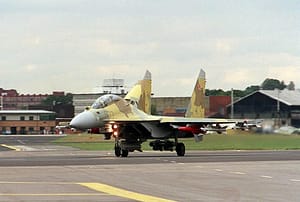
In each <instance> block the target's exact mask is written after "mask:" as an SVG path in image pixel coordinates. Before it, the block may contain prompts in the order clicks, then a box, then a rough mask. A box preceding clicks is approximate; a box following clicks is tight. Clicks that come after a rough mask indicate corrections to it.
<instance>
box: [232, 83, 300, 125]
mask: <svg viewBox="0 0 300 202" xmlns="http://www.w3.org/2000/svg"><path fill="white" fill-rule="evenodd" d="M231 107H232V106H231V104H230V105H228V106H227V113H228V114H230V112H231ZM233 109H234V110H233V112H234V116H233V117H234V118H237V119H239V118H241V119H244V118H245V119H264V120H267V119H268V120H272V121H273V124H274V125H278V126H280V125H291V126H294V127H300V91H299V90H286V89H285V90H259V91H256V92H253V93H251V94H249V95H248V96H245V97H243V98H241V99H239V100H237V101H235V102H234V103H233Z"/></svg>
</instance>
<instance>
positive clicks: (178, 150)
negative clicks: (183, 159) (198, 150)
mask: <svg viewBox="0 0 300 202" xmlns="http://www.w3.org/2000/svg"><path fill="white" fill-rule="evenodd" d="M176 153H177V156H184V154H185V146H184V144H183V143H182V142H180V143H178V144H177V145H176Z"/></svg>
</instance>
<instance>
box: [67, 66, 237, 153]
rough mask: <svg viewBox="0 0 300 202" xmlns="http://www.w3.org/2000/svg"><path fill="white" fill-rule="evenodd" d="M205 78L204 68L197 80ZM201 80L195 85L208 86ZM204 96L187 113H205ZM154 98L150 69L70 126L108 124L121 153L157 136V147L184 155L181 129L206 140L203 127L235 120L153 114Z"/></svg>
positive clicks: (87, 111) (79, 117) (105, 98)
mask: <svg viewBox="0 0 300 202" xmlns="http://www.w3.org/2000/svg"><path fill="white" fill-rule="evenodd" d="M203 76H204V78H203ZM203 80H204V81H205V73H204V71H203V70H201V71H200V74H199V76H198V79H197V83H198V81H200V82H202V81H203ZM197 83H196V87H195V89H201V88H203V87H204V86H203V85H202V87H201V84H199V85H198V84H197ZM204 85H205V82H204ZM195 89H194V90H195ZM203 96H204V94H199V95H198V97H197V96H196V97H195V98H194V99H193V98H192V101H191V102H192V105H196V106H197V107H195V106H190V108H189V110H188V112H187V113H189V114H191V112H193V113H195V114H197V113H203V114H204V109H201V107H203V105H202V104H203V103H201V99H204V98H202V97H203ZM150 98H151V73H150V72H149V71H147V72H146V74H145V76H144V79H143V80H140V81H139V82H138V83H137V84H136V85H135V86H134V87H133V88H132V90H130V91H129V93H128V94H127V95H126V96H125V98H121V97H120V96H117V95H113V94H107V95H103V96H101V97H99V98H98V99H97V100H96V101H95V102H94V103H93V105H92V106H91V107H89V108H86V110H85V111H84V112H82V113H80V114H78V115H77V116H75V117H74V118H73V119H72V121H71V122H70V127H72V128H78V129H89V128H97V127H104V128H106V130H107V131H108V132H109V133H110V134H111V135H112V137H114V138H115V147H114V151H115V156H117V157H120V156H121V157H127V156H128V153H129V152H133V151H135V150H137V151H142V148H141V145H142V143H143V142H145V141H147V140H148V139H152V140H153V141H151V142H150V146H151V147H152V148H153V150H160V151H174V150H175V151H176V153H177V155H178V156H184V155H185V145H184V143H182V142H179V141H178V139H179V138H178V134H179V133H180V132H181V133H182V132H183V133H187V134H193V136H194V138H195V141H197V142H199V141H202V139H203V135H204V134H205V132H206V131H204V130H203V129H202V128H205V127H206V126H207V125H212V124H221V123H233V121H231V120H228V119H212V118H193V117H192V116H191V115H189V116H190V117H170V116H155V115H151V114H149V113H150V107H151V104H150V100H151V99H150ZM199 100H200V101H199ZM193 103H195V104H193ZM200 106H201V107H200ZM199 109H200V112H199ZM202 110H203V111H202ZM180 137H182V136H180ZM171 139H174V140H171Z"/></svg>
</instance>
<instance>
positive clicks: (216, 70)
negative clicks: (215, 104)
mask: <svg viewBox="0 0 300 202" xmlns="http://www.w3.org/2000/svg"><path fill="white" fill-rule="evenodd" d="M299 11H300V1H299V0H280V1H279V0H251V1H249V0H244V1H243V0H235V1H232V0H215V1H214V0H207V1H202V0H194V1H193V0H189V1H184V0H147V1H146V0H107V1H105V0H85V1H84V0H22V1H20V0H0V28H1V31H0V75H1V76H0V88H1V87H2V88H5V89H11V88H15V89H17V90H18V91H19V92H20V93H51V92H52V91H56V90H61V91H66V92H72V93H87V92H92V91H93V89H94V88H95V87H96V86H101V85H102V83H103V79H108V78H124V79H125V83H126V85H127V86H132V85H133V84H134V83H135V82H136V81H137V80H138V79H141V78H142V77H143V75H144V73H145V71H146V69H148V70H149V71H151V72H152V80H153V93H154V94H155V95H157V96H189V95H191V91H192V89H193V85H194V82H195V80H196V77H197V75H198V73H199V70H200V68H203V69H204V70H205V72H206V78H207V86H206V87H207V88H209V89H215V88H222V89H224V90H229V89H231V88H235V89H241V90H243V89H245V88H246V87H247V86H250V85H259V84H261V83H262V82H263V80H264V79H265V78H275V79H279V80H284V81H285V82H286V83H289V81H294V83H295V85H296V88H300V79H299V78H300V20H299V19H300V12H299Z"/></svg>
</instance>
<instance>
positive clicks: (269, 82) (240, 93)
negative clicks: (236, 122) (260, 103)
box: [205, 78, 295, 97]
mask: <svg viewBox="0 0 300 202" xmlns="http://www.w3.org/2000/svg"><path fill="white" fill-rule="evenodd" d="M274 89H279V90H283V89H288V90H295V84H294V82H293V81H290V82H289V84H285V82H284V81H279V80H278V79H271V78H267V79H265V80H264V82H263V83H262V84H261V85H251V86H248V87H247V88H246V89H245V90H236V89H234V90H233V94H234V97H244V96H246V95H249V94H251V93H253V92H255V91H257V90H274ZM205 95H206V96H214V95H218V96H221V95H225V96H230V95H231V90H228V91H224V90H222V89H212V90H210V89H206V90H205Z"/></svg>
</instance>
